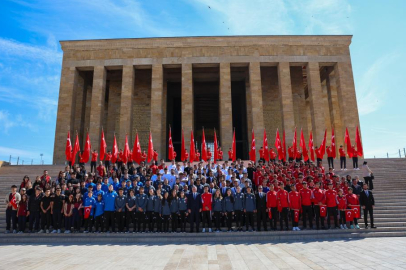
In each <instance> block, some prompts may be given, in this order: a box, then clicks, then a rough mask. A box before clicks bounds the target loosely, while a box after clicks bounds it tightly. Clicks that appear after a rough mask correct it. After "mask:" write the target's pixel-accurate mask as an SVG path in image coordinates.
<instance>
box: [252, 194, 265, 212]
mask: <svg viewBox="0 0 406 270" xmlns="http://www.w3.org/2000/svg"><path fill="white" fill-rule="evenodd" d="M255 197H256V201H257V210H258V211H265V210H266V193H265V192H262V198H261V197H260V196H259V193H257V194H256V195H255Z"/></svg>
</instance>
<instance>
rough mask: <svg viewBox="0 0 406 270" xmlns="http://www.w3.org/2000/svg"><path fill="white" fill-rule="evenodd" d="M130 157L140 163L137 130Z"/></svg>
mask: <svg viewBox="0 0 406 270" xmlns="http://www.w3.org/2000/svg"><path fill="white" fill-rule="evenodd" d="M132 159H133V160H134V161H135V162H137V163H138V164H140V163H141V160H142V157H141V145H140V141H139V139H138V132H137V133H136V134H135V140H134V145H133V152H132Z"/></svg>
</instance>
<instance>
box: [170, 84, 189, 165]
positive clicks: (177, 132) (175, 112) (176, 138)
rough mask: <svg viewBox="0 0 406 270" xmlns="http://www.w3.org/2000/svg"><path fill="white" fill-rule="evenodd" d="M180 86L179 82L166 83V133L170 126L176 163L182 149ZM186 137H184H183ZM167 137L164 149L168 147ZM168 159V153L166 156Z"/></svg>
mask: <svg viewBox="0 0 406 270" xmlns="http://www.w3.org/2000/svg"><path fill="white" fill-rule="evenodd" d="M181 93H182V84H181V83H180V82H167V104H166V108H167V111H166V116H167V127H166V128H167V131H166V134H169V126H171V129H172V130H171V132H172V143H173V148H174V149H175V151H176V161H180V158H181V151H180V150H181V147H182V98H181ZM185 136H186V135H185ZM168 140H169V135H168V136H167V138H166V147H167V146H168ZM166 155H167V156H166V159H168V153H167V154H166Z"/></svg>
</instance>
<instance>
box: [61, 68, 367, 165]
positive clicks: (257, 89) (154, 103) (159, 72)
mask: <svg viewBox="0 0 406 270" xmlns="http://www.w3.org/2000/svg"><path fill="white" fill-rule="evenodd" d="M277 68H278V82H279V98H280V102H281V112H282V126H281V129H284V130H285V131H286V140H287V142H288V144H289V142H291V141H292V139H293V132H294V129H295V118H294V108H293V96H292V84H291V74H290V63H289V62H280V63H278V64H277ZM306 72H307V82H308V94H309V102H310V112H311V113H310V115H311V127H309V130H312V131H313V137H314V142H315V144H316V145H317V144H319V143H320V142H321V139H322V136H323V134H324V130H325V128H326V126H325V120H324V119H325V118H324V113H325V112H324V110H323V109H322V108H323V106H324V105H325V104H323V101H322V98H321V96H322V86H321V80H320V65H319V63H317V62H309V63H307V64H306ZM122 74H123V75H122V76H123V78H122V89H121V101H120V119H119V127H118V128H117V127H116V132H118V138H117V140H118V143H119V147H120V146H121V144H123V143H124V139H125V136H126V132H128V131H129V130H131V127H129V126H128V125H129V124H130V123H132V121H131V114H132V106H133V104H132V103H133V93H134V80H135V70H134V66H132V65H125V66H123V73H122ZM163 76H164V73H163V65H162V64H153V65H152V83H151V124H150V128H151V133H152V136H153V139H154V148H155V149H157V150H158V153H160V155H161V157H164V156H165V155H164V153H166V149H165V141H166V138H165V136H166V132H165V131H166V127H165V126H164V124H163V123H166V121H165V119H164V116H165V115H166V114H165V113H164V112H163V108H164V107H165V106H164V102H166V100H164V99H165V97H166V95H164V82H163V80H164V78H163ZM248 76H249V82H248V83H247V87H246V91H247V118H248V119H247V120H248V127H249V129H250V128H252V129H253V130H254V132H255V136H256V140H257V145H258V146H260V145H262V139H263V130H264V115H263V100H262V86H261V70H260V62H251V63H249V72H248ZM78 77H79V76H78V71H77V69H76V68H68V67H63V68H62V76H61V87H60V95H59V106H58V121H57V128H56V138H55V154H54V155H55V160H56V161H57V162H61V161H63V160H64V158H63V153H64V151H63V149H61V148H59V150H61V151H57V149H58V146H57V144H59V145H63V144H61V143H62V142H64V141H65V139H66V127H70V128H71V129H73V126H74V122H75V121H74V120H75V119H74V118H75V113H74V112H75V111H76V109H77V108H76V107H75V106H76V104H75V95H76V94H77V91H76V89H77V83H78V82H77V81H78ZM106 77H107V70H106V68H105V67H104V66H95V67H94V74H93V88H92V94H91V106H90V110H91V111H90V126H89V129H90V130H91V132H90V136H91V142H92V145H93V146H94V147H96V149H97V148H98V146H99V145H100V134H101V127H102V117H103V106H104V98H105V91H106ZM327 87H328V88H329V91H328V106H329V108H330V118H331V122H332V123H331V125H332V126H333V127H336V128H335V129H336V134H337V133H338V132H340V133H341V132H343V129H344V125H343V123H346V126H348V127H349V128H350V129H352V130H355V127H356V126H357V125H359V120H358V111H357V106H356V102H354V101H355V89H354V82H353V77H352V67H351V63H347V62H338V63H336V64H335V65H334V71H333V72H332V75H331V76H330V77H328V78H327ZM219 95H220V105H219V106H220V108H219V111H220V141H221V145H222V147H223V150H225V151H226V150H227V149H228V148H229V147H231V142H232V133H233V123H232V101H231V66H230V63H220V88H219ZM181 97H182V101H181V103H182V127H183V128H184V130H185V143H186V145H187V146H188V145H189V142H190V141H189V139H190V136H189V132H188V131H190V128H192V127H193V118H194V117H193V115H194V108H193V103H194V102H193V72H192V64H191V63H184V64H182V94H181ZM78 106H81V104H78ZM130 125H131V124H130ZM299 128H300V127H299ZM327 128H328V129H330V128H329V127H327ZM71 132H73V130H71ZM249 133H250V130H249ZM337 143H340V141H338V142H337ZM268 144H269V145H273V142H269V143H268ZM63 147H64V146H63ZM258 149H259V147H258ZM59 152H61V153H59ZM58 155H59V156H58Z"/></svg>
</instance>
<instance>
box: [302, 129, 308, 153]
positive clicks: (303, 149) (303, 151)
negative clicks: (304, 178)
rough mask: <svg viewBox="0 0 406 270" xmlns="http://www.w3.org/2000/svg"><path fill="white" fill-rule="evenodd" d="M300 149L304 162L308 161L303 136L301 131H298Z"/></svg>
mask: <svg viewBox="0 0 406 270" xmlns="http://www.w3.org/2000/svg"><path fill="white" fill-rule="evenodd" d="M300 147H301V148H302V154H303V159H304V161H308V160H309V155H308V153H307V148H306V142H305V139H304V135H303V129H301V130H300Z"/></svg>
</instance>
